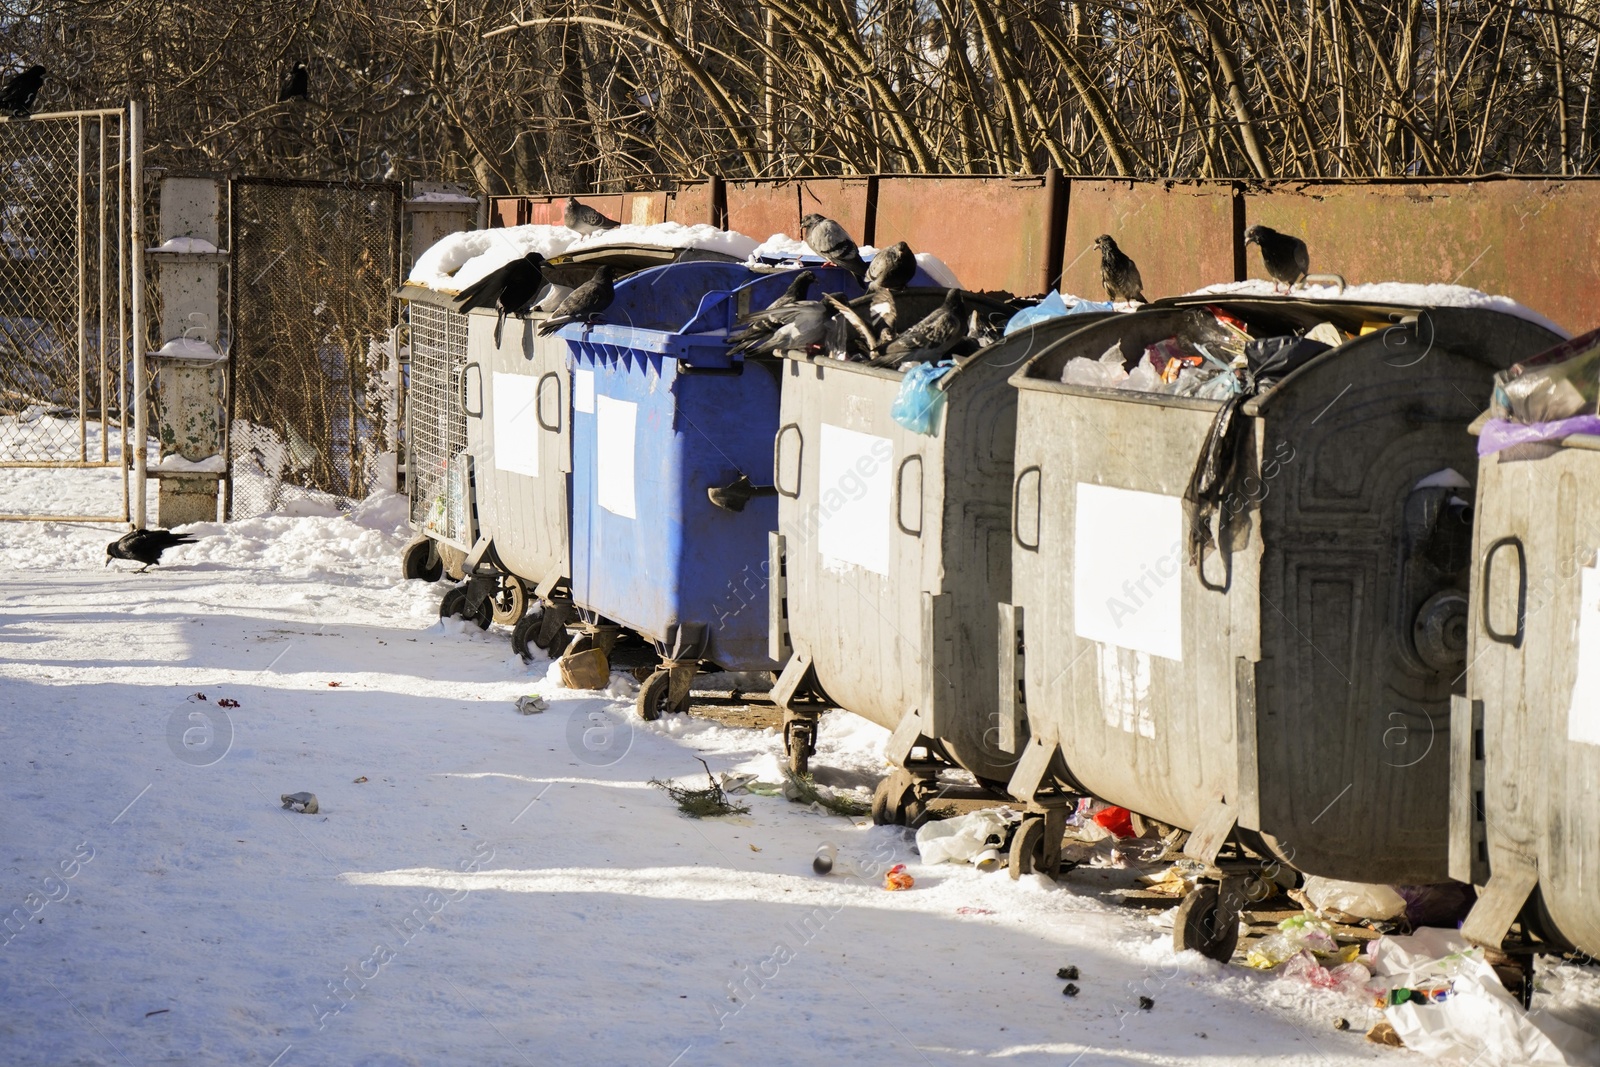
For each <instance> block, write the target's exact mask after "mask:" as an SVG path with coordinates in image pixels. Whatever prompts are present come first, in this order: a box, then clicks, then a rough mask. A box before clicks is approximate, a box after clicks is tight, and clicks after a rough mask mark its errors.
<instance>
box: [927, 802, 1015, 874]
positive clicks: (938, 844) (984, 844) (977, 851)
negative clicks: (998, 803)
mask: <svg viewBox="0 0 1600 1067" xmlns="http://www.w3.org/2000/svg"><path fill="white" fill-rule="evenodd" d="M1021 821H1022V816H1021V815H1019V814H1018V813H1017V812H1014V811H1012V810H1011V809H1009V808H986V809H984V810H983V811H974V812H971V813H969V814H967V815H958V816H956V817H955V818H953V819H939V820H936V821H933V822H928V823H924V824H923V825H922V828H921V829H919V830H918V831H917V853H918V854H919V855H920V856H921V857H922V862H923V863H972V864H975V865H977V864H979V863H980V861H982V860H985V859H990V860H991V861H992V865H993V866H998V865H999V862H998V860H999V856H998V853H999V849H1000V848H1001V847H1003V846H1004V845H1005V843H1006V838H1007V837H1008V836H1009V834H1010V833H1011V831H1012V830H1013V829H1014V828H1015V826H1016V824H1017V823H1019V822H1021ZM991 854H992V855H991Z"/></svg>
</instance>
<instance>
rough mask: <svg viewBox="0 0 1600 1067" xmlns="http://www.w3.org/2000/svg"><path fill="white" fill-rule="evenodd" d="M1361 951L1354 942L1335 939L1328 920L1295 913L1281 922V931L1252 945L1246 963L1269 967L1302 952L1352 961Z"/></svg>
mask: <svg viewBox="0 0 1600 1067" xmlns="http://www.w3.org/2000/svg"><path fill="white" fill-rule="evenodd" d="M1357 951H1358V950H1357V949H1356V946H1354V945H1351V946H1349V947H1348V948H1343V947H1341V946H1340V945H1339V942H1338V941H1336V940H1335V939H1334V936H1333V927H1332V926H1331V925H1330V924H1329V923H1327V922H1325V921H1324V920H1322V919H1318V918H1316V917H1315V916H1313V915H1309V914H1306V915H1291V916H1290V917H1289V918H1287V919H1285V920H1283V922H1281V923H1279V924H1278V932H1277V933H1275V934H1268V935H1267V936H1266V937H1263V938H1262V939H1261V940H1260V941H1257V942H1256V943H1255V944H1254V945H1252V946H1251V947H1250V953H1249V955H1248V956H1246V957H1245V963H1247V964H1249V965H1250V966H1251V967H1256V968H1259V969H1261V970H1263V971H1267V970H1271V969H1272V968H1274V967H1276V966H1277V965H1278V964H1280V963H1282V962H1284V961H1285V960H1287V959H1290V958H1292V957H1293V956H1295V955H1296V954H1297V953H1301V952H1309V953H1311V954H1312V955H1313V956H1317V957H1321V958H1324V959H1335V960H1338V961H1339V962H1340V963H1349V962H1351V961H1352V960H1354V959H1355V956H1356V952H1357ZM1345 956H1348V957H1349V959H1346V958H1345Z"/></svg>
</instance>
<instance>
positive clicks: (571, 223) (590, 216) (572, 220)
mask: <svg viewBox="0 0 1600 1067" xmlns="http://www.w3.org/2000/svg"><path fill="white" fill-rule="evenodd" d="M561 221H562V223H563V224H564V225H565V226H566V227H567V229H569V230H577V231H578V232H579V233H581V234H583V235H584V236H585V237H587V236H589V235H590V234H591V233H598V232H599V231H601V230H614V229H616V228H617V227H618V226H621V225H622V223H620V222H618V221H617V220H616V219H610V218H607V217H606V216H604V215H602V214H600V212H598V211H596V210H595V209H594V208H592V207H590V206H589V205H588V204H583V203H579V202H578V198H577V197H575V196H569V197H567V209H566V211H565V212H563V213H562V216H561Z"/></svg>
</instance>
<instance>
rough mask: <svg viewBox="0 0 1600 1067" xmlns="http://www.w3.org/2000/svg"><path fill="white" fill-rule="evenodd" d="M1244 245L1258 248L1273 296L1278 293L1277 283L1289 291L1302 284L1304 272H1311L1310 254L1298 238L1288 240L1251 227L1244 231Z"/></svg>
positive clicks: (1270, 231)
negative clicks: (1269, 278)
mask: <svg viewBox="0 0 1600 1067" xmlns="http://www.w3.org/2000/svg"><path fill="white" fill-rule="evenodd" d="M1244 243H1245V244H1255V245H1257V246H1259V247H1260V249H1261V262H1263V263H1265V264H1266V265H1267V274H1268V275H1270V276H1271V278H1272V291H1273V292H1277V291H1278V283H1279V282H1282V283H1284V284H1285V285H1287V286H1288V287H1289V288H1290V289H1291V290H1292V289H1293V288H1294V287H1295V286H1296V285H1297V284H1298V283H1300V282H1302V281H1305V277H1306V272H1307V271H1309V270H1310V269H1311V254H1310V253H1309V252H1307V251H1306V243H1305V242H1304V241H1302V240H1300V238H1298V237H1290V236H1289V235H1288V234H1286V233H1279V232H1278V231H1277V230H1274V229H1270V228H1268V227H1266V226H1252V227H1250V228H1249V229H1248V230H1246V231H1244Z"/></svg>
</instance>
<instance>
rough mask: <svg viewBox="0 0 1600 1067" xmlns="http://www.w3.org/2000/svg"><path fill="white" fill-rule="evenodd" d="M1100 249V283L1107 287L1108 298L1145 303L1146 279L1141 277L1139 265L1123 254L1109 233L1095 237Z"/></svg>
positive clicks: (1113, 300) (1112, 300) (1114, 300)
mask: <svg viewBox="0 0 1600 1067" xmlns="http://www.w3.org/2000/svg"><path fill="white" fill-rule="evenodd" d="M1094 243H1095V244H1096V245H1097V246H1098V247H1099V249H1100V283H1101V284H1102V285H1104V286H1105V287H1106V298H1107V299H1108V300H1110V301H1111V302H1112V303H1115V302H1116V301H1118V300H1119V299H1120V300H1126V301H1128V302H1129V303H1132V302H1133V301H1135V300H1137V301H1138V302H1139V303H1141V304H1144V303H1147V302H1148V301H1146V300H1145V298H1144V280H1143V279H1142V278H1140V277H1139V266H1138V264H1136V263H1134V261H1133V260H1131V259H1129V258H1128V257H1127V256H1126V255H1124V254H1123V252H1122V249H1120V248H1118V247H1117V242H1116V241H1114V240H1112V239H1111V235H1110V234H1109V233H1103V234H1101V235H1100V236H1099V237H1096V238H1095V239H1094Z"/></svg>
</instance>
